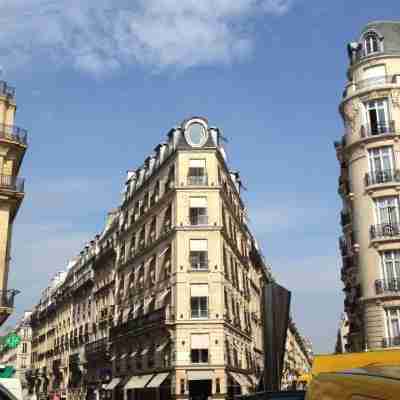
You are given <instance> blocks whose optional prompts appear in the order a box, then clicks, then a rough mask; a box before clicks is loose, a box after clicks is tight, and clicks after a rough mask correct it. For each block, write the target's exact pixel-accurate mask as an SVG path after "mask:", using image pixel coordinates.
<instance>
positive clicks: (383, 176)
mask: <svg viewBox="0 0 400 400" xmlns="http://www.w3.org/2000/svg"><path fill="white" fill-rule="evenodd" d="M368 156H369V167H370V171H371V178H372V179H371V183H385V182H390V181H392V179H393V169H394V162H393V148H392V147H391V146H385V147H377V148H374V149H370V150H368Z"/></svg>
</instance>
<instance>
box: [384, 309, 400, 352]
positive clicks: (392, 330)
mask: <svg viewBox="0 0 400 400" xmlns="http://www.w3.org/2000/svg"><path fill="white" fill-rule="evenodd" d="M385 317H386V330H387V338H388V339H390V343H389V345H391V346H393V345H400V308H399V307H396V308H395V307H393V308H387V309H385Z"/></svg>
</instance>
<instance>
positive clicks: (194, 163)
mask: <svg viewBox="0 0 400 400" xmlns="http://www.w3.org/2000/svg"><path fill="white" fill-rule="evenodd" d="M205 167H206V160H189V168H205Z"/></svg>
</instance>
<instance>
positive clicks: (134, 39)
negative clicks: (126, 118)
mask: <svg viewBox="0 0 400 400" xmlns="http://www.w3.org/2000/svg"><path fill="white" fill-rule="evenodd" d="M291 2H292V0H235V1H231V0H201V1H198V0H180V1H179V0H135V1H128V0H68V1H67V0H47V1H44V0H0V23H1V25H2V30H1V32H0V63H1V64H3V65H4V67H5V68H12V67H15V66H18V65H26V64H27V63H28V62H30V61H32V60H33V59H35V57H40V60H42V61H43V60H46V61H52V62H56V63H58V64H65V65H68V64H71V65H72V66H74V67H75V68H78V69H81V70H83V71H86V72H88V73H92V74H95V75H100V74H104V73H112V72H113V71H115V70H116V69H118V68H119V67H120V66H121V65H129V64H133V63H139V64H144V65H150V66H151V67H152V68H153V69H162V68H166V67H171V66H172V67H175V68H187V67H191V66H196V65H208V64H215V63H229V62H232V61H234V60H237V59H242V58H244V57H246V56H247V55H248V54H249V53H250V52H251V50H252V46H253V38H252V36H251V34H250V33H249V32H246V29H244V27H245V26H247V24H248V23H249V22H251V21H253V20H254V19H256V18H260V17H263V16H266V15H276V16H280V15H283V14H285V13H286V12H288V10H289V8H290V5H291ZM38 59H39V58H38Z"/></svg>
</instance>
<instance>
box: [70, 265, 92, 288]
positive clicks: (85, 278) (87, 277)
mask: <svg viewBox="0 0 400 400" xmlns="http://www.w3.org/2000/svg"><path fill="white" fill-rule="evenodd" d="M93 277H94V274H93V270H89V271H87V272H85V273H84V274H82V276H80V277H79V278H78V279H77V281H76V282H74V283H73V284H72V286H71V290H72V291H73V292H74V291H76V290H78V289H80V288H81V287H83V286H86V285H89V284H93V283H94V281H93Z"/></svg>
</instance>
